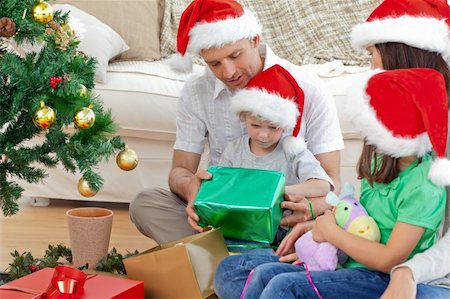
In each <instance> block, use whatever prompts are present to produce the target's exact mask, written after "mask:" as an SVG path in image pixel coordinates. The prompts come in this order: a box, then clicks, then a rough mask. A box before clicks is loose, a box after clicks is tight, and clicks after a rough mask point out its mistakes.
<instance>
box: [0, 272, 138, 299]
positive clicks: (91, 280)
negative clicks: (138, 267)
mask: <svg viewBox="0 0 450 299" xmlns="http://www.w3.org/2000/svg"><path fill="white" fill-rule="evenodd" d="M54 273H55V269H53V268H45V269H42V270H39V271H36V272H34V273H32V274H30V275H27V276H24V277H22V278H19V279H16V280H14V281H12V282H10V283H7V284H5V285H2V286H0V298H1V299H31V298H33V299H36V298H41V296H42V295H43V294H46V293H47V290H48V288H49V285H50V283H51V281H52V278H53V276H54ZM44 296H45V295H44ZM43 298H51V299H53V298H58V299H59V298H74V299H75V298H77V299H78V298H79V299H99V298H114V299H134V298H136V299H140V298H142V299H143V298H144V283H143V282H142V281H137V280H130V279H124V278H116V277H112V276H103V275H88V276H87V279H86V281H85V282H84V287H83V291H82V293H81V295H65V294H57V295H54V296H50V297H43Z"/></svg>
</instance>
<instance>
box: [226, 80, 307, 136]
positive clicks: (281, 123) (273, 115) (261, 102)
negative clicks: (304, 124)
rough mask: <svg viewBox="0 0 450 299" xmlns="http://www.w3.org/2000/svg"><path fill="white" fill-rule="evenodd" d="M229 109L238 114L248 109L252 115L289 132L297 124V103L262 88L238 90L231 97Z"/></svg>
mask: <svg viewBox="0 0 450 299" xmlns="http://www.w3.org/2000/svg"><path fill="white" fill-rule="evenodd" d="M231 109H232V111H233V112H234V113H236V114H239V113H241V112H243V111H248V112H250V113H251V114H252V115H254V116H257V117H260V118H262V119H264V120H267V121H270V122H271V123H273V124H274V125H277V126H278V127H280V128H282V129H283V130H284V131H285V132H287V133H290V131H292V130H293V129H294V127H295V125H296V124H297V117H298V116H299V111H298V108H297V104H295V103H294V102H293V101H291V100H288V99H284V98H282V97H281V96H280V95H276V94H272V93H269V92H268V91H266V90H264V89H258V88H249V89H242V90H240V91H238V92H237V93H236V94H235V95H234V96H233V97H232V99H231Z"/></svg>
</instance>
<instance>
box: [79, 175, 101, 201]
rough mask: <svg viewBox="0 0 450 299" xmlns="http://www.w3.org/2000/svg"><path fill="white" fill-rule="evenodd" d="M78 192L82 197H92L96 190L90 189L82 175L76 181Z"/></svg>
mask: <svg viewBox="0 0 450 299" xmlns="http://www.w3.org/2000/svg"><path fill="white" fill-rule="evenodd" d="M78 192H80V194H81V195H83V196H84V197H92V196H94V195H95V194H97V191H94V190H92V189H91V187H90V186H89V183H88V182H87V181H86V180H85V179H84V178H83V177H81V178H80V180H79V181H78Z"/></svg>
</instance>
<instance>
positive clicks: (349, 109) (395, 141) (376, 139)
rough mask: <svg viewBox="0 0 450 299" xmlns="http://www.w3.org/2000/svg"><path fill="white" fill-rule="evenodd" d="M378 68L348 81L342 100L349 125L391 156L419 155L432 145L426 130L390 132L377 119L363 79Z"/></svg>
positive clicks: (365, 79) (379, 149)
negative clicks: (411, 133)
mask: <svg viewBox="0 0 450 299" xmlns="http://www.w3.org/2000/svg"><path fill="white" fill-rule="evenodd" d="M380 72H382V71H381V70H371V71H369V72H367V73H366V74H364V76H363V77H359V78H358V79H357V80H356V81H355V82H354V84H351V85H350V86H351V87H350V88H349V91H348V97H347V99H346V101H345V103H344V113H345V114H346V116H347V118H349V120H350V122H351V123H352V124H353V126H354V127H355V128H356V129H357V130H359V131H360V132H361V134H362V135H363V137H365V138H366V140H367V143H368V144H372V145H375V146H376V147H377V151H378V152H379V153H384V154H387V155H390V156H392V157H395V158H399V157H405V156H410V155H416V156H419V157H421V156H423V155H424V154H425V153H427V152H429V151H430V150H431V149H432V147H431V142H430V139H429V138H428V134H427V133H426V132H424V133H422V134H419V135H417V136H416V137H415V138H404V137H396V136H394V135H393V133H392V132H391V131H390V130H389V129H388V128H386V127H385V126H384V124H383V123H381V122H380V120H379V119H378V118H377V115H376V112H375V110H374V109H373V108H372V106H371V105H370V103H369V97H368V95H367V94H366V88H367V83H368V81H369V79H370V78H371V77H372V76H374V75H375V74H378V73H380Z"/></svg>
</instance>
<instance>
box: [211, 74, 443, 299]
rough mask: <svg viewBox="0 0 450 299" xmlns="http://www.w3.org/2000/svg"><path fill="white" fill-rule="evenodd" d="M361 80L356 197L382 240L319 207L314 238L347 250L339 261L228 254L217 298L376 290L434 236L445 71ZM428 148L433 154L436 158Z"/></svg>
mask: <svg viewBox="0 0 450 299" xmlns="http://www.w3.org/2000/svg"><path fill="white" fill-rule="evenodd" d="M359 85H360V86H358V84H357V85H354V86H353V89H352V90H351V91H350V93H349V95H350V99H351V100H349V101H348V103H347V106H346V108H347V110H348V111H349V118H350V119H351V121H352V123H353V124H354V125H355V127H357V128H358V129H359V130H360V131H361V134H362V135H363V136H364V138H365V141H364V143H365V145H364V148H363V151H362V154H361V157H360V161H359V168H358V172H359V176H360V177H361V178H362V179H363V181H362V188H361V203H362V204H363V205H364V206H365V207H366V209H367V211H368V213H369V214H370V215H371V216H372V217H373V218H374V219H375V221H376V222H377V224H378V226H379V227H380V231H381V242H380V243H375V242H372V241H368V240H365V239H363V238H359V237H357V236H354V235H353V234H350V233H347V232H346V231H344V230H342V229H341V228H339V227H338V226H337V225H336V223H335V220H334V217H333V216H332V215H331V214H330V213H329V212H328V213H325V215H324V216H321V217H318V218H317V220H316V222H315V224H314V226H313V235H314V239H315V240H316V241H319V242H320V241H327V242H330V243H332V244H333V245H335V246H336V247H338V248H339V249H341V250H343V251H344V252H346V253H347V254H348V255H349V256H350V259H349V261H348V262H347V263H346V264H344V268H342V269H338V270H336V271H323V272H311V273H309V272H308V271H305V270H307V269H304V268H303V267H301V266H297V265H292V264H285V263H279V262H278V257H277V256H275V255H258V253H257V252H256V253H251V252H250V253H249V254H244V255H239V256H231V257H227V258H226V259H224V261H222V263H221V264H220V265H219V267H218V269H217V272H216V277H215V288H216V293H217V294H218V296H219V297H221V298H237V297H239V296H240V294H241V293H242V290H243V289H244V287H245V298H311V297H317V296H319V297H322V296H323V297H324V298H379V296H380V295H381V294H382V293H383V291H384V290H385V288H386V287H387V284H388V282H389V275H388V274H387V273H389V271H390V270H391V268H392V267H393V266H395V265H396V264H398V263H400V262H402V261H404V260H406V259H408V258H411V257H412V256H413V255H415V254H416V253H419V252H422V251H424V250H426V249H427V248H429V247H430V246H431V245H432V244H433V243H434V242H435V235H436V231H437V229H438V227H439V224H440V221H441V219H442V216H443V213H444V209H445V190H444V188H443V187H439V186H438V185H437V184H441V185H442V184H450V173H449V172H448V166H449V163H450V162H449V161H448V160H445V159H444V158H443V157H444V155H445V148H446V140H447V132H448V113H447V111H448V103H447V93H446V89H445V86H446V85H445V80H444V78H443V76H442V75H441V74H440V73H439V72H437V71H435V70H431V69H404V70H393V71H386V72H381V71H379V70H374V71H371V72H369V73H368V77H367V78H365V80H363V82H360V83H359ZM431 117H433V121H431V120H430V119H431ZM430 141H431V143H430ZM431 144H432V146H431ZM432 148H433V149H434V150H435V152H436V154H437V155H438V157H439V159H436V160H435V161H433V162H432V159H431V156H430V154H429V153H428V151H430V150H431V149H432ZM428 177H429V178H428ZM250 271H252V275H251V276H249V273H250ZM248 277H249V279H248V282H247V283H246V281H247V278H248Z"/></svg>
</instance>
